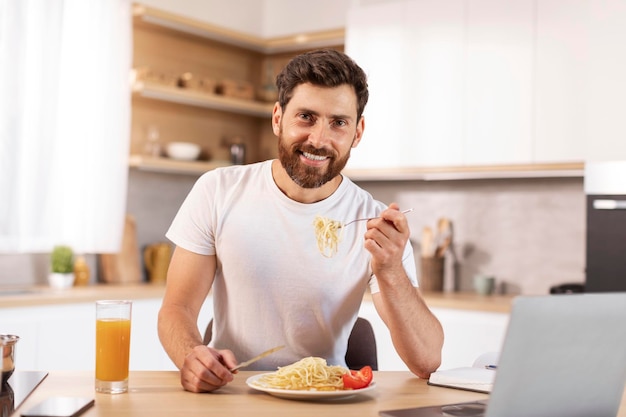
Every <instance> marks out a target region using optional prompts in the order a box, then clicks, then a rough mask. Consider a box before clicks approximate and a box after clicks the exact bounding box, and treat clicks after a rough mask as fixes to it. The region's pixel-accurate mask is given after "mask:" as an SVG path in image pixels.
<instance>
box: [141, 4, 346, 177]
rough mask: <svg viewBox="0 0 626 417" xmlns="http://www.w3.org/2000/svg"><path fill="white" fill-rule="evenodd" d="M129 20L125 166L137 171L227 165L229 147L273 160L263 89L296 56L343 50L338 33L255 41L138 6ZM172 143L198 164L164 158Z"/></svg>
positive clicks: (192, 170)
mask: <svg viewBox="0 0 626 417" xmlns="http://www.w3.org/2000/svg"><path fill="white" fill-rule="evenodd" d="M133 15H134V20H133V42H134V47H133V51H134V56H133V67H134V70H133V97H132V123H131V149H130V153H131V157H130V165H131V167H134V168H138V169H145V170H152V171H162V172H174V173H188V174H200V173H202V172H205V171H207V170H210V169H213V168H215V167H218V166H224V165H229V164H230V154H229V148H230V145H231V144H232V143H241V144H243V145H244V146H245V149H246V158H245V162H246V163H249V162H256V161H260V160H265V159H269V158H273V157H275V156H276V144H275V142H276V139H275V136H274V135H273V133H272V130H271V123H270V116H271V112H272V108H273V105H274V99H273V98H267V96H266V93H267V90H266V89H263V86H264V85H266V84H268V83H270V84H273V82H274V78H275V75H276V73H277V72H278V71H279V70H280V69H281V68H282V67H283V66H284V65H285V64H286V63H287V61H288V60H289V59H290V58H291V57H292V56H294V55H295V54H297V53H299V52H303V51H306V50H309V49H313V48H317V47H333V48H336V49H339V50H342V49H343V38H344V32H343V29H340V30H329V31H324V32H319V33H311V34H306V35H299V36H293V37H288V36H287V37H281V38H276V39H261V38H257V37H254V36H251V35H247V34H243V33H238V32H236V31H232V30H229V29H226V28H222V27H218V26H214V25H212V24H208V23H204V22H200V21H197V20H194V19H190V18H187V17H183V16H179V15H176V14H172V13H169V12H164V11H161V10H159V9H155V8H151V7H147V6H144V5H140V4H136V5H134V8H133ZM149 132H151V133H149ZM155 132H156V133H155ZM150 135H152V136H153V139H156V138H157V137H158V141H152V142H151V140H150V138H149V136H150ZM173 141H185V142H193V143H197V144H199V145H200V146H201V147H202V153H201V156H200V160H198V161H189V162H187V161H172V160H169V159H167V158H164V157H163V150H164V147H165V145H166V144H167V143H168V142H173ZM155 142H156V144H157V145H158V146H160V150H159V149H158V147H157V148H155V147H153V146H152V145H153V144H154V143H155ZM151 147H152V148H151ZM150 148H151V149H150ZM155 149H156V150H155Z"/></svg>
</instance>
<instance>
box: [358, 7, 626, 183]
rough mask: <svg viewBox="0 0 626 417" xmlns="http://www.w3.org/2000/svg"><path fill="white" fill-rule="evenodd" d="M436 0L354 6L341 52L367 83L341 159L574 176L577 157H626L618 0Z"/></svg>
mask: <svg viewBox="0 0 626 417" xmlns="http://www.w3.org/2000/svg"><path fill="white" fill-rule="evenodd" d="M440 3H441V2H437V1H434V0H406V1H395V2H389V3H378V4H373V5H362V6H359V7H354V8H353V9H352V10H350V12H349V17H348V21H347V22H348V23H347V28H346V51H347V52H348V53H349V54H350V55H352V56H353V57H354V58H355V59H356V60H357V62H362V63H363V66H364V68H365V70H366V71H367V72H368V73H371V74H370V86H371V89H372V92H373V94H372V97H371V100H372V103H371V104H370V105H368V106H371V107H369V109H366V121H367V123H366V133H365V136H364V141H363V143H362V144H361V145H359V148H358V149H356V150H355V151H354V152H353V161H351V162H350V163H349V165H348V168H350V169H353V170H355V171H358V170H364V169H368V168H370V169H380V170H381V171H385V170H386V171H387V172H388V171H392V170H395V171H396V172H397V173H399V174H398V175H399V176H400V177H402V176H403V175H404V176H410V175H411V174H407V170H409V171H412V172H413V171H414V172H413V177H416V176H417V177H419V175H418V174H419V173H418V172H416V169H417V170H419V169H421V170H422V171H421V173H426V174H428V173H429V171H428V170H427V169H428V168H429V167H430V168H432V169H431V170H430V173H432V172H437V171H439V172H441V171H450V172H459V171H462V170H463V169H464V168H466V169H467V171H469V172H475V171H474V170H473V169H472V168H474V167H479V168H481V169H482V170H484V171H498V170H502V168H503V167H511V168H512V169H513V170H514V169H515V167H519V166H524V167H526V168H530V169H531V170H532V167H533V166H536V167H537V169H540V170H545V169H546V167H547V168H548V170H549V171H552V172H554V171H553V169H554V170H556V171H558V170H562V171H563V172H565V171H568V170H570V169H571V168H572V166H573V165H572V164H574V165H576V167H577V168H576V170H577V171H578V173H577V174H576V175H578V176H581V170H580V168H581V167H582V163H583V161H584V160H606V159H613V160H615V159H624V158H626V149H625V148H626V141H623V140H620V138H623V137H624V134H626V122H624V118H623V117H620V114H621V113H620V112H621V109H622V108H623V107H624V106H623V104H624V103H623V97H625V96H626V80H625V79H624V77H623V76H622V74H624V72H625V70H626V52H625V51H624V48H622V47H621V44H623V40H624V39H626V26H625V25H623V22H624V20H625V19H626V7H625V6H624V3H623V1H619V0H601V1H598V2H595V1H590V0H575V1H564V0H523V1H519V2H501V1H497V0H462V1H451V2H445V3H446V4H445V8H444V6H442V5H441V4H440ZM392 25H395V27H394V28H393V32H392V31H391V29H390V27H391V26H392ZM376 40H378V41H376ZM379 90H382V91H383V92H384V94H378V93H377V92H378V91H379ZM387 90H389V91H387ZM376 100H383V101H384V103H377V104H374V101H376ZM372 104H373V105H372ZM368 129H369V130H370V131H369V132H368ZM368 134H369V136H367V135H368ZM361 148H363V149H361ZM359 153H361V155H359ZM498 167H500V168H498ZM526 168H525V169H526ZM424 170H426V171H424ZM505 171H506V169H505ZM496 176H497V175H496ZM538 176H539V175H538ZM567 176H569V175H567ZM456 177H458V176H455V178H456ZM415 179H419V178H415Z"/></svg>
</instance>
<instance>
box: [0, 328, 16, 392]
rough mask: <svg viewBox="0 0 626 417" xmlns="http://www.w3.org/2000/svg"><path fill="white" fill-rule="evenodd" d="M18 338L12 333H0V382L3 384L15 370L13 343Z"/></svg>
mask: <svg viewBox="0 0 626 417" xmlns="http://www.w3.org/2000/svg"><path fill="white" fill-rule="evenodd" d="M18 340H20V337H19V336H16V335H13V334H0V346H2V383H3V384H4V383H5V382H6V381H7V379H9V377H10V376H11V374H12V373H13V371H14V370H15V344H16V343H17V342H18Z"/></svg>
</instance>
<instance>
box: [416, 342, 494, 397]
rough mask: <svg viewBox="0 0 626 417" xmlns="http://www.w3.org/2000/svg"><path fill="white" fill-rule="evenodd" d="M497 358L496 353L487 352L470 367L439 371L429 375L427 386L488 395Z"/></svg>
mask: <svg viewBox="0 0 626 417" xmlns="http://www.w3.org/2000/svg"><path fill="white" fill-rule="evenodd" d="M498 356H499V354H498V353H497V352H489V353H485V354H483V355H481V356H479V357H478V358H477V359H476V360H475V361H474V363H473V364H472V366H466V367H461V368H452V369H444V370H439V371H437V372H434V373H432V374H431V375H430V379H429V380H428V384H429V385H437V386H440V387H447V388H458V389H464V390H468V391H477V392H484V393H490V392H491V389H492V388H493V381H494V379H495V377H496V366H497V364H498Z"/></svg>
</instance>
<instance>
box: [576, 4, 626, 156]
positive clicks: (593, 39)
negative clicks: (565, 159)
mask: <svg viewBox="0 0 626 417" xmlns="http://www.w3.org/2000/svg"><path fill="white" fill-rule="evenodd" d="M579 1H582V0H579ZM585 3H586V2H583V4H585ZM588 7H589V9H588V12H589V19H590V21H591V24H590V34H589V59H588V63H587V70H588V77H589V85H588V91H589V93H588V114H589V118H588V126H587V141H586V155H585V157H586V160H588V161H616V160H626V140H624V138H625V137H626V118H625V117H624V109H625V108H626V102H625V101H624V100H625V97H626V77H624V74H626V48H624V43H625V42H626V25H625V24H624V22H626V3H625V2H624V1H622V0H588Z"/></svg>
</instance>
